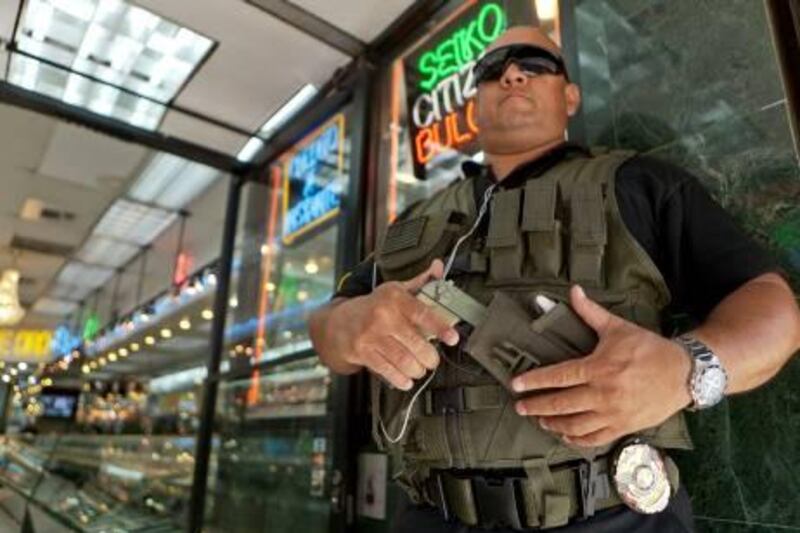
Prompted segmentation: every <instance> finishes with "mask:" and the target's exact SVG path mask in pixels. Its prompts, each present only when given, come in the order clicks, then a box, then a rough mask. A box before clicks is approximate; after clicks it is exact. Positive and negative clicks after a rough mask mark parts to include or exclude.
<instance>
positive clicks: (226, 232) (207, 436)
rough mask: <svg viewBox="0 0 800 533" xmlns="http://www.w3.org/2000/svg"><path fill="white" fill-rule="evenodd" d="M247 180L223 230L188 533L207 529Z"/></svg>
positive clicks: (232, 196) (231, 200)
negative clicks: (235, 258) (221, 379)
mask: <svg viewBox="0 0 800 533" xmlns="http://www.w3.org/2000/svg"><path fill="white" fill-rule="evenodd" d="M243 183H244V180H243V178H242V177H240V176H232V177H231V181H230V185H229V186H228V201H227V207H226V211H225V223H224V225H223V229H222V251H221V252H220V259H219V277H218V282H217V294H216V298H215V300H214V320H213V322H212V323H211V341H210V350H209V359H208V377H207V378H206V383H205V389H204V392H203V405H202V407H201V410H200V427H199V429H198V431H197V448H196V451H195V464H194V482H193V483H192V494H191V500H190V502H189V519H188V527H187V531H189V533H199V532H200V531H201V530H202V527H203V519H204V515H205V504H206V488H207V485H208V463H209V460H210V458H211V439H212V436H213V432H214V414H215V413H214V411H215V408H216V404H217V389H218V387H219V365H220V361H221V359H222V350H223V347H224V346H223V344H224V341H225V318H226V317H225V315H226V311H227V308H228V296H229V293H230V285H231V270H232V266H233V254H234V242H235V240H236V224H237V221H238V217H239V202H240V199H241V198H240V197H241V192H242V185H243Z"/></svg>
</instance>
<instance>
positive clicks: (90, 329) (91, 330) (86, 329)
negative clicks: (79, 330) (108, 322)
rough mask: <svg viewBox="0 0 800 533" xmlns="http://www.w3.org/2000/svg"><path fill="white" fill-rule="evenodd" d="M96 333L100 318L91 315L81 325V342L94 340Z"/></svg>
mask: <svg viewBox="0 0 800 533" xmlns="http://www.w3.org/2000/svg"><path fill="white" fill-rule="evenodd" d="M98 331H100V318H99V317H98V316H97V314H96V313H92V314H91V315H89V316H88V317H87V318H86V322H84V323H83V340H85V341H90V340H92V339H94V338H95V337H96V336H97V332H98Z"/></svg>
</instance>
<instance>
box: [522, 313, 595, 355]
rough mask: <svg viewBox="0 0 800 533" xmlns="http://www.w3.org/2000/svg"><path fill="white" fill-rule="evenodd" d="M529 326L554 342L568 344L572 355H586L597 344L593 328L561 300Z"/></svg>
mask: <svg viewBox="0 0 800 533" xmlns="http://www.w3.org/2000/svg"><path fill="white" fill-rule="evenodd" d="M531 327H532V328H533V330H534V331H536V332H537V333H541V334H542V335H544V336H546V337H548V338H549V339H551V340H553V341H554V342H556V343H564V344H566V345H567V346H569V349H570V350H571V351H573V353H574V356H582V355H587V354H589V353H591V352H592V351H593V350H594V348H595V346H597V341H598V339H597V334H596V333H595V332H594V330H593V329H592V328H591V327H590V326H589V325H588V324H586V322H584V321H583V319H582V318H581V317H579V316H578V315H577V314H576V313H575V311H573V310H572V308H571V307H569V306H568V305H566V304H565V303H563V302H561V303H559V304H558V305H556V306H555V307H554V308H553V309H551V310H550V311H549V312H547V313H545V314H544V315H542V316H541V317H539V318H537V319H536V320H534V321H533V324H531Z"/></svg>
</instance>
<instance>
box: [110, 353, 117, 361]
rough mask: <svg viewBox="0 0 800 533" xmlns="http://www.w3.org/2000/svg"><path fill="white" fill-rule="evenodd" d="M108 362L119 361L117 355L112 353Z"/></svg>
mask: <svg viewBox="0 0 800 533" xmlns="http://www.w3.org/2000/svg"><path fill="white" fill-rule="evenodd" d="M108 360H109V361H111V362H112V363H113V362H114V361H116V360H117V354H116V353H114V352H111V353H110V354H108Z"/></svg>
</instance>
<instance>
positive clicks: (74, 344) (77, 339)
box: [50, 326, 83, 357]
mask: <svg viewBox="0 0 800 533" xmlns="http://www.w3.org/2000/svg"><path fill="white" fill-rule="evenodd" d="M81 344H83V339H82V338H81V336H80V335H78V334H77V333H76V332H74V331H73V330H72V329H71V328H70V327H69V326H58V327H57V328H56V330H55V331H54V332H53V340H52V341H51V343H50V350H51V351H52V353H53V355H54V356H55V357H64V356H66V355H69V354H70V353H72V351H73V350H77V349H78V348H80V346H81Z"/></svg>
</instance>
